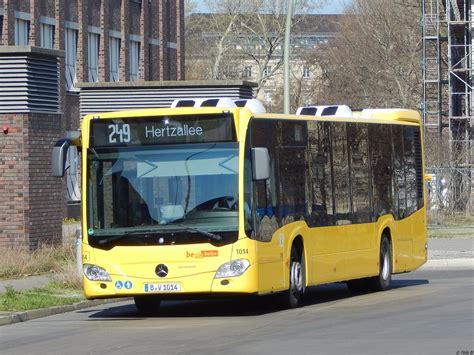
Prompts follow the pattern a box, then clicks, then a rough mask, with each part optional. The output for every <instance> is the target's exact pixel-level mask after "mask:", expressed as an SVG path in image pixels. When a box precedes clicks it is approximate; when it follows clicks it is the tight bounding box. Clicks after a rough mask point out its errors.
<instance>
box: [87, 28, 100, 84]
mask: <svg viewBox="0 0 474 355" xmlns="http://www.w3.org/2000/svg"><path fill="white" fill-rule="evenodd" d="M87 41H88V43H87V47H88V50H89V52H88V56H87V73H88V79H87V80H88V81H89V82H91V83H95V82H98V81H99V41H100V35H99V34H97V33H89V34H88V38H87Z"/></svg>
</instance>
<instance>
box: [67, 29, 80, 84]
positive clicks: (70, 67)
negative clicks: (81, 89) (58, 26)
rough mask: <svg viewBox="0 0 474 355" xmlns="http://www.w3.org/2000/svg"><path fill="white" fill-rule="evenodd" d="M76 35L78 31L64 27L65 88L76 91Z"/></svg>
mask: <svg viewBox="0 0 474 355" xmlns="http://www.w3.org/2000/svg"><path fill="white" fill-rule="evenodd" d="M77 36H78V31H77V30H75V29H72V28H65V29H64V40H65V41H64V48H65V52H66V58H65V64H66V72H65V76H66V90H67V91H77V88H76V84H77V75H76V66H77Z"/></svg>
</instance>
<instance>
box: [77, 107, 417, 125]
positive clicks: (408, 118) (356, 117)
mask: <svg viewBox="0 0 474 355" xmlns="http://www.w3.org/2000/svg"><path fill="white" fill-rule="evenodd" d="M242 110H244V111H246V112H248V114H249V115H251V116H252V117H254V118H265V119H272V118H273V119H275V118H278V119H289V120H301V119H313V120H318V121H334V122H358V123H360V122H373V123H376V122H377V123H390V122H392V123H396V122H399V123H413V124H418V125H419V124H421V119H420V114H419V113H418V112H417V111H415V110H406V109H364V110H361V111H352V115H347V117H346V116H341V115H338V116H332V115H328V116H315V115H296V114H290V115H286V114H278V113H256V112H252V111H251V110H249V109H248V108H239V107H228V108H227V107H177V108H153V109H138V110H131V111H115V112H104V113H97V114H89V115H86V116H85V117H84V118H85V119H86V120H87V119H93V118H103V119H107V118H109V119H110V118H125V117H130V118H131V117H143V116H154V115H174V114H180V115H190V114H205V113H219V112H232V113H235V112H237V111H242Z"/></svg>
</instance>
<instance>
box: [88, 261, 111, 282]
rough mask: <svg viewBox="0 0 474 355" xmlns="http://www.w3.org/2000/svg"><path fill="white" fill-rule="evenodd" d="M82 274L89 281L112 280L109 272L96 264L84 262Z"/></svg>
mask: <svg viewBox="0 0 474 355" xmlns="http://www.w3.org/2000/svg"><path fill="white" fill-rule="evenodd" d="M83 268H84V274H85V275H86V277H87V278H88V279H89V280H91V281H112V279H111V278H110V275H109V273H108V272H107V271H106V270H105V269H103V268H101V267H100V266H97V265H91V264H84V267H83Z"/></svg>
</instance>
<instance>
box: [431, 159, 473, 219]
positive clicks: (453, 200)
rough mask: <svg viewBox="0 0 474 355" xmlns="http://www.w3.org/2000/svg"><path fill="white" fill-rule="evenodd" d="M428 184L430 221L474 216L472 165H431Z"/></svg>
mask: <svg viewBox="0 0 474 355" xmlns="http://www.w3.org/2000/svg"><path fill="white" fill-rule="evenodd" d="M427 173H429V174H430V175H431V177H432V178H431V180H430V181H428V186H427V192H428V195H427V208H428V223H429V224H446V223H454V222H455V221H456V220H459V221H460V222H459V223H460V224H461V223H462V222H461V221H465V220H466V219H470V218H472V220H474V180H473V177H474V169H472V168H451V167H446V168H442V167H436V168H433V167H430V168H427Z"/></svg>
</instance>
